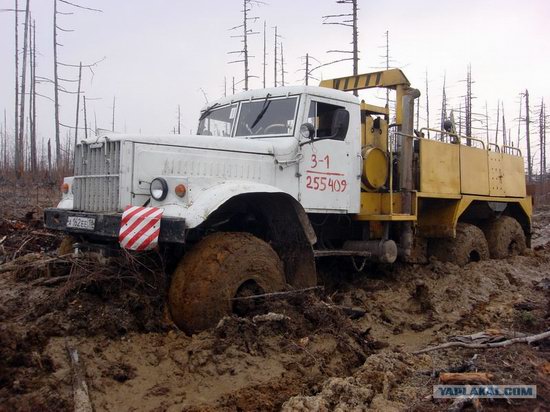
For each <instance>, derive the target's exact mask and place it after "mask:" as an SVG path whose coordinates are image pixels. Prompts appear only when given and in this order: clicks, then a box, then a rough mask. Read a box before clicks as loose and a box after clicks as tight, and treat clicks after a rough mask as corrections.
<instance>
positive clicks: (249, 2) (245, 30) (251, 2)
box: [228, 0, 265, 90]
mask: <svg viewBox="0 0 550 412" xmlns="http://www.w3.org/2000/svg"><path fill="white" fill-rule="evenodd" d="M261 4H265V3H263V2H261V1H259V0H243V9H242V13H243V23H242V24H239V25H238V26H234V27H232V28H230V29H229V30H238V29H242V34H241V35H236V36H231V37H234V38H239V39H241V42H242V44H243V47H242V49H240V50H234V51H230V52H228V54H237V55H238V56H243V58H242V59H238V60H233V61H230V62H229V64H233V63H243V64H244V90H248V84H249V79H250V77H252V76H250V70H249V59H250V58H251V57H253V56H250V54H249V51H248V37H249V36H252V35H254V34H259V33H258V32H255V31H253V30H251V29H250V28H249V22H252V23H254V22H255V21H256V20H258V17H249V15H248V14H249V12H250V11H251V10H252V7H253V6H255V5H261Z"/></svg>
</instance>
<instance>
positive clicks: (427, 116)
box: [426, 69, 430, 139]
mask: <svg viewBox="0 0 550 412" xmlns="http://www.w3.org/2000/svg"><path fill="white" fill-rule="evenodd" d="M429 91H430V90H429V87H428V69H426V127H427V128H428V129H429V128H430V93H429ZM429 138H430V131H429V130H428V139H429Z"/></svg>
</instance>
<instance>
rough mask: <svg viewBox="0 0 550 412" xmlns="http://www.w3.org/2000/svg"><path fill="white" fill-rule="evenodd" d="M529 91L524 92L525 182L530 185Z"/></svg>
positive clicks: (531, 170) (531, 166)
mask: <svg viewBox="0 0 550 412" xmlns="http://www.w3.org/2000/svg"><path fill="white" fill-rule="evenodd" d="M529 123H530V121H529V90H527V89H526V90H525V138H526V139H527V180H528V182H529V183H531V181H532V178H533V164H532V162H531V136H530V130H529Z"/></svg>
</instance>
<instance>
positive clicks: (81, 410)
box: [67, 344, 93, 412]
mask: <svg viewBox="0 0 550 412" xmlns="http://www.w3.org/2000/svg"><path fill="white" fill-rule="evenodd" d="M67 353H68V354H69V359H70V360H71V368H72V371H73V398H74V410H75V412H93V407H92V401H91V400H90V394H89V392H88V384H87V383H86V374H85V372H84V366H83V365H82V363H81V362H80V356H79V354H78V351H77V350H76V349H75V348H72V347H70V346H69V345H68V344H67Z"/></svg>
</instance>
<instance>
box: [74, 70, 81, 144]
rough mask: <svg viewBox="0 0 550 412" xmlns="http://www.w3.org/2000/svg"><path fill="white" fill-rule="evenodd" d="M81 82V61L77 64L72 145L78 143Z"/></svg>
mask: <svg viewBox="0 0 550 412" xmlns="http://www.w3.org/2000/svg"><path fill="white" fill-rule="evenodd" d="M81 84H82V62H80V65H79V66H78V90H77V92H76V120H75V126H74V147H75V148H76V144H77V143H78V119H79V118H80V85H81Z"/></svg>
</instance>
